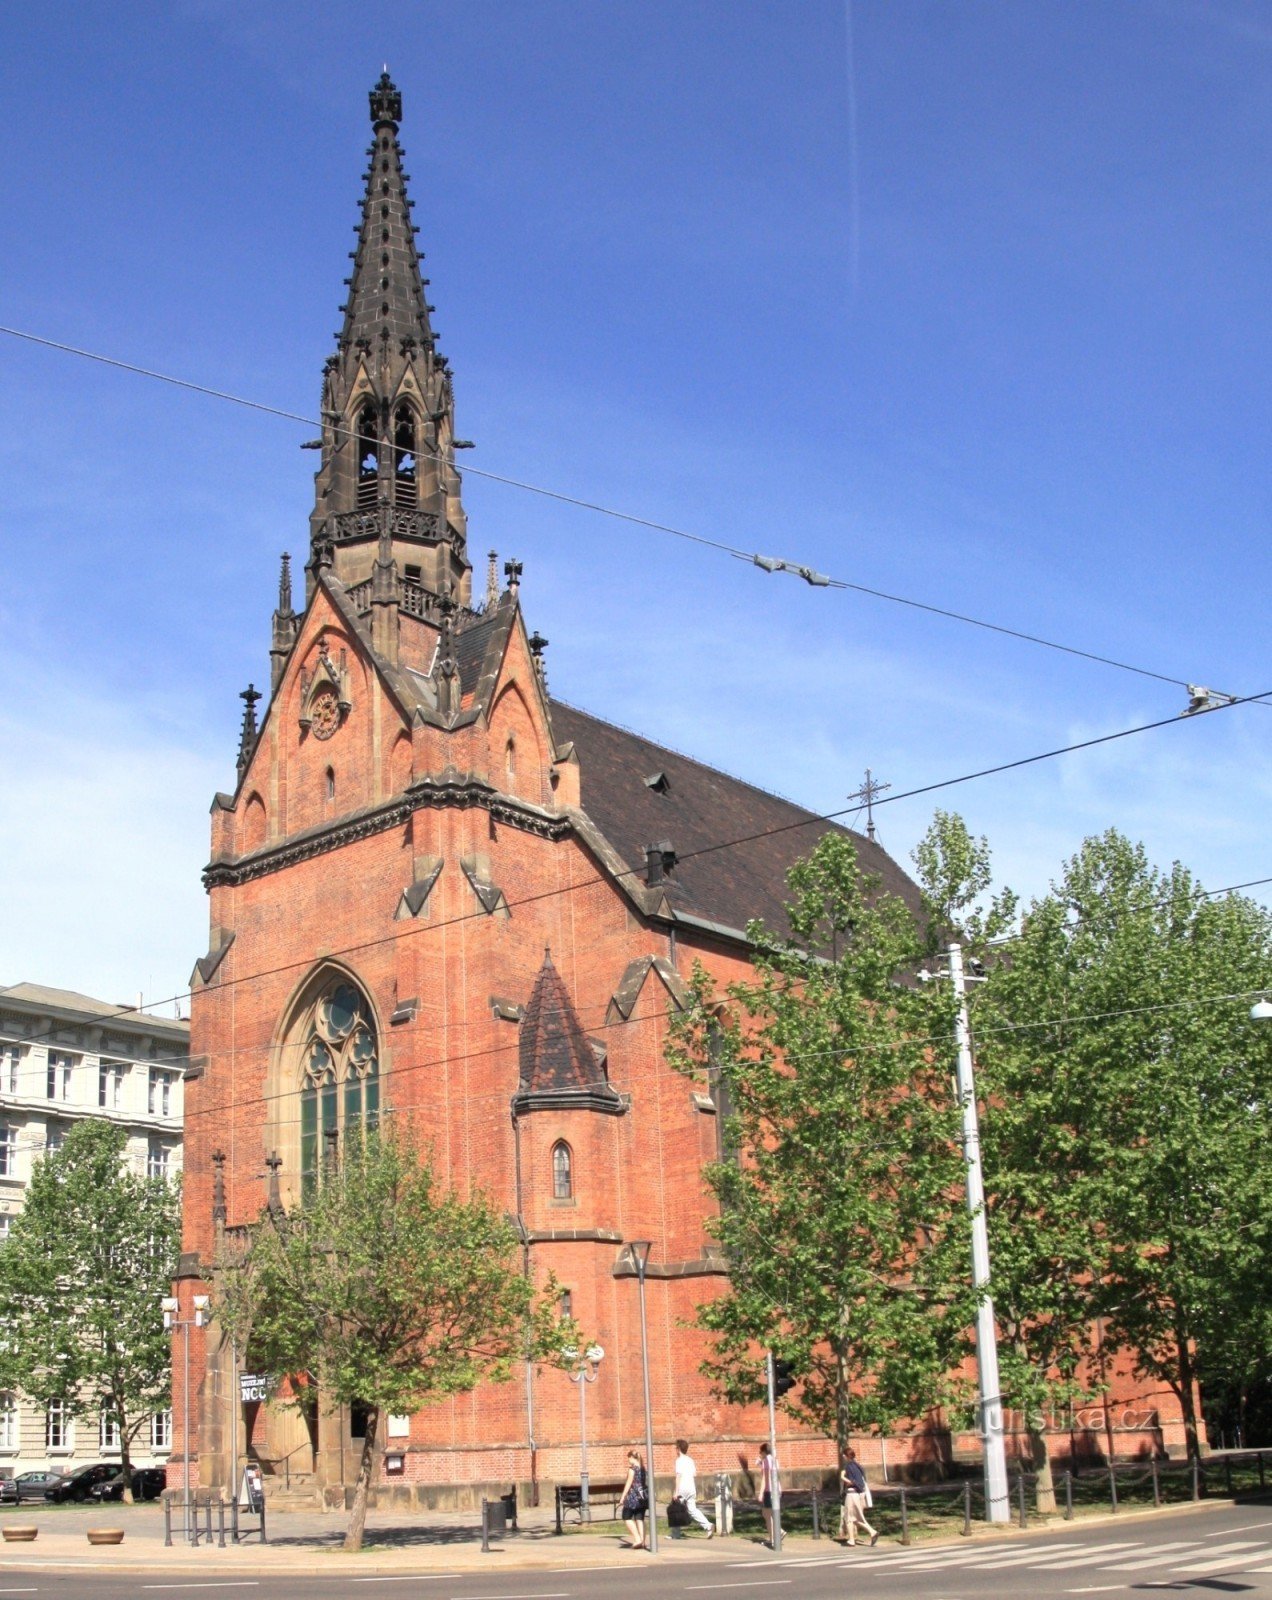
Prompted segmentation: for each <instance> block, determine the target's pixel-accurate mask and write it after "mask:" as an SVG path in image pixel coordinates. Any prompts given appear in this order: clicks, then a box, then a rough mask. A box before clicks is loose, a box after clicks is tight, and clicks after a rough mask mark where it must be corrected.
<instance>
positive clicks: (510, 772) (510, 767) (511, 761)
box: [504, 739, 517, 784]
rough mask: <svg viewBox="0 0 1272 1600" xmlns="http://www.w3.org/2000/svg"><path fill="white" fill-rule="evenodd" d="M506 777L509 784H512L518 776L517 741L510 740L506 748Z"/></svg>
mask: <svg viewBox="0 0 1272 1600" xmlns="http://www.w3.org/2000/svg"><path fill="white" fill-rule="evenodd" d="M504 775H505V777H506V778H507V780H508V782H509V784H512V783H513V782H514V781H515V779H516V776H517V741H516V740H515V739H509V741H508V743H507V744H506V745H505V746H504Z"/></svg>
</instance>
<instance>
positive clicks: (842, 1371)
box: [833, 1339, 851, 1462]
mask: <svg viewBox="0 0 1272 1600" xmlns="http://www.w3.org/2000/svg"><path fill="white" fill-rule="evenodd" d="M833 1348H834V1352H835V1436H836V1437H835V1443H836V1444H837V1445H838V1446H839V1459H840V1461H841V1462H842V1461H843V1458H844V1451H845V1450H847V1448H848V1439H849V1433H848V1426H849V1420H850V1419H849V1415H848V1405H849V1400H850V1398H851V1396H850V1394H849V1390H848V1358H847V1355H846V1354H845V1345H844V1341H843V1340H842V1339H836V1340H835V1343H834V1347H833Z"/></svg>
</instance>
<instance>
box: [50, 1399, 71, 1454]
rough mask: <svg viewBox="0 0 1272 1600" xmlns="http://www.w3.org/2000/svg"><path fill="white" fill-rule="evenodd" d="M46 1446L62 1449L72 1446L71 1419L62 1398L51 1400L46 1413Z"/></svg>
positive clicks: (52, 1448) (65, 1449)
mask: <svg viewBox="0 0 1272 1600" xmlns="http://www.w3.org/2000/svg"><path fill="white" fill-rule="evenodd" d="M44 1448H45V1449H46V1450H60V1451H67V1450H69V1449H70V1448H71V1419H70V1417H69V1416H68V1414H67V1410H66V1405H65V1403H64V1402H63V1401H61V1400H50V1401H49V1408H48V1410H47V1411H46V1412H45V1414H44Z"/></svg>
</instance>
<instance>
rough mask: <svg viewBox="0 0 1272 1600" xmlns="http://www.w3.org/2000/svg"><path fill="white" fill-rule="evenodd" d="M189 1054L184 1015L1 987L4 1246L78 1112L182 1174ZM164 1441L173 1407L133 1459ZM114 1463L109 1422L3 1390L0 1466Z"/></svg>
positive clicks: (150, 1455) (166, 1444)
mask: <svg viewBox="0 0 1272 1600" xmlns="http://www.w3.org/2000/svg"><path fill="white" fill-rule="evenodd" d="M189 1058H190V1025H189V1023H188V1022H185V1021H181V1020H178V1019H176V1018H160V1017H150V1016H146V1015H145V1014H144V1013H142V1012H138V1011H130V1010H125V1009H124V1008H123V1007H122V1006H121V1005H119V1004H111V1003H110V1002H109V1001H104V1000H94V999H91V998H90V997H89V996H88V995H83V994H75V993H73V992H72V991H71V990H68V989H51V988H47V987H45V986H44V985H42V984H36V983H18V984H14V985H13V986H12V987H10V988H0V1248H3V1245H4V1240H5V1238H6V1237H7V1235H8V1232H9V1229H10V1228H11V1227H12V1225H13V1219H14V1218H15V1217H16V1216H17V1215H18V1214H19V1212H20V1211H21V1210H22V1199H23V1195H24V1193H25V1191H26V1186H27V1184H28V1183H29V1181H30V1178H31V1172H32V1169H33V1167H34V1165H35V1163H36V1162H37V1161H39V1160H40V1159H41V1158H42V1157H43V1156H44V1155H45V1153H46V1152H47V1151H49V1150H56V1149H57V1148H58V1146H59V1145H60V1144H61V1142H62V1140H63V1139H64V1138H65V1137H66V1132H67V1129H68V1128H69V1127H70V1126H71V1124H72V1123H74V1122H77V1121H80V1120H82V1119H83V1118H85V1117H100V1118H102V1119H104V1120H105V1121H108V1122H114V1123H117V1124H119V1125H120V1126H121V1127H123V1128H124V1129H125V1130H126V1131H127V1135H128V1159H129V1160H130V1161H131V1162H132V1163H133V1164H134V1165H135V1167H136V1169H137V1170H138V1171H139V1172H146V1173H149V1174H151V1175H152V1176H161V1175H164V1176H175V1175H176V1174H177V1173H178V1172H179V1171H180V1170H181V1159H182V1158H181V1148H182V1139H181V1130H182V1108H183V1085H184V1081H185V1074H186V1068H187V1067H188V1065H189ZM155 1315H156V1317H158V1316H159V1315H160V1312H159V1308H158V1306H156V1307H155ZM171 1448H172V1414H171V1411H163V1412H160V1413H159V1414H158V1415H157V1416H155V1417H153V1418H152V1419H151V1425H150V1428H149V1429H148V1430H144V1431H143V1432H142V1434H141V1435H140V1436H139V1438H138V1439H137V1441H136V1443H135V1444H134V1446H133V1450H132V1459H133V1462H134V1465H136V1466H149V1465H163V1464H164V1463H165V1462H166V1461H167V1459H168V1456H169V1453H170V1451H171ZM118 1459H119V1440H118V1437H117V1436H114V1435H113V1434H112V1430H111V1427H110V1426H109V1424H102V1425H97V1426H94V1425H93V1424H91V1423H86V1422H84V1421H83V1420H79V1421H75V1420H72V1419H71V1418H69V1417H67V1416H66V1415H64V1414H63V1412H62V1409H61V1407H60V1406H57V1405H51V1406H43V1405H36V1404H34V1403H33V1402H31V1401H29V1400H27V1399H26V1398H25V1397H24V1396H22V1395H15V1394H11V1393H5V1392H0V1471H7V1472H12V1473H15V1474H16V1473H19V1472H26V1471H30V1470H38V1469H40V1468H49V1469H51V1470H53V1471H57V1472H70V1471H73V1470H74V1469H75V1468H76V1467H79V1466H84V1465H86V1464H87V1463H89V1462H94V1461H113V1460H118Z"/></svg>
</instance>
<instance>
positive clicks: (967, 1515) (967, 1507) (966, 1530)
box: [963, 1478, 972, 1539]
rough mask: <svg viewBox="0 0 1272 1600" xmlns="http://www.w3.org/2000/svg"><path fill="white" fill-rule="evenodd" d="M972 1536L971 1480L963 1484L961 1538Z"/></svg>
mask: <svg viewBox="0 0 1272 1600" xmlns="http://www.w3.org/2000/svg"><path fill="white" fill-rule="evenodd" d="M971 1536H972V1484H971V1479H970V1478H969V1479H966V1480H965V1481H964V1483H963V1537H964V1538H965V1539H970V1538H971Z"/></svg>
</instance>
